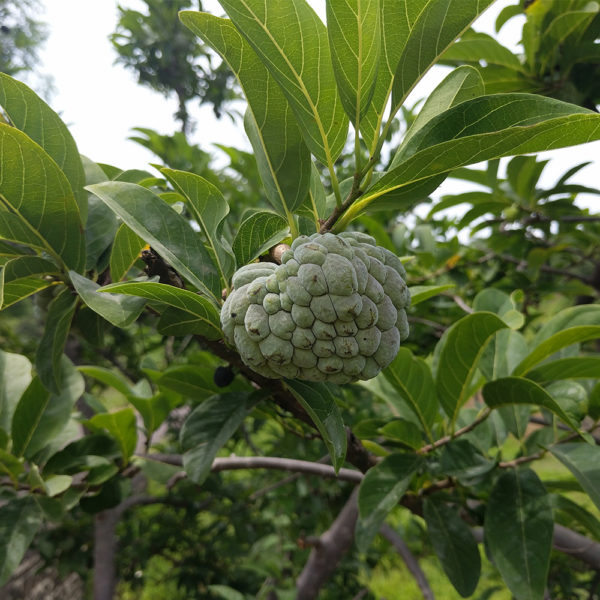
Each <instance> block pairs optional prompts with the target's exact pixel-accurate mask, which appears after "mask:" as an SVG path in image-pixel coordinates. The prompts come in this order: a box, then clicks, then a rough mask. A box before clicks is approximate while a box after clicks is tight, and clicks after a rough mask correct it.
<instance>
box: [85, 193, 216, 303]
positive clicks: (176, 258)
mask: <svg viewBox="0 0 600 600" xmlns="http://www.w3.org/2000/svg"><path fill="white" fill-rule="evenodd" d="M87 189H89V190H90V191H91V192H92V193H93V194H96V195H97V196H98V197H99V198H100V199H101V200H103V201H104V202H105V203H106V204H108V206H109V207H110V208H111V209H112V210H113V211H114V212H115V213H116V214H117V215H118V216H119V217H121V219H123V221H125V223H126V224H127V225H128V226H129V227H130V228H131V229H132V230H133V231H134V232H135V233H136V234H137V235H139V236H140V237H142V238H143V239H144V240H146V242H148V243H149V244H150V245H151V246H152V248H154V250H156V251H157V252H158V253H159V254H160V256H161V257H162V258H163V259H165V260H166V261H168V263H169V264H170V265H171V266H172V267H173V268H174V269H176V270H177V272H178V273H179V274H180V275H181V276H182V277H184V278H186V279H187V280H188V281H190V283H192V284H193V285H195V286H196V287H197V288H198V289H199V290H200V291H201V292H202V293H203V294H205V295H207V296H209V297H210V298H211V300H213V301H214V302H215V304H218V302H219V300H218V299H220V297H221V289H222V288H221V284H220V277H219V273H218V271H217V269H216V267H215V265H214V263H213V261H212V259H211V258H210V255H209V254H208V251H207V250H206V248H205V247H204V244H203V243H202V241H201V239H200V237H199V236H198V234H197V233H196V232H195V231H194V230H193V229H192V227H191V225H190V224H189V223H188V222H187V220H186V219H185V218H184V217H182V216H181V215H178V214H177V213H176V212H175V211H174V210H173V209H172V208H171V207H170V206H169V205H168V204H166V203H165V202H163V201H162V200H161V199H160V198H159V197H158V196H157V195H156V194H153V193H152V192H151V191H150V190H147V189H146V188H143V187H140V186H139V185H136V184H133V183H123V182H116V181H110V182H105V183H97V184H94V185H91V186H88V188H87Z"/></svg>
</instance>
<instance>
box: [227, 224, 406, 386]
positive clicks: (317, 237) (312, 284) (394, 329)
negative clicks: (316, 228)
mask: <svg viewBox="0 0 600 600" xmlns="http://www.w3.org/2000/svg"><path fill="white" fill-rule="evenodd" d="M405 277H406V272H405V270H404V267H403V266H402V264H401V262H400V260H399V259H398V257H397V256H395V255H394V254H392V253H391V252H390V251H389V250H386V249H385V248H380V247H378V246H377V245H376V243H375V240H374V239H373V238H372V237H371V236H369V235H366V234H364V233H358V232H346V233H343V234H340V235H334V234H332V233H326V234H323V235H322V234H314V235H312V236H310V237H308V236H300V237H298V238H297V239H295V240H294V242H293V243H292V248H291V250H287V251H286V252H285V253H284V254H283V256H282V264H281V265H275V264H273V263H254V264H251V265H246V266H244V267H242V268H241V269H238V271H237V272H236V273H235V274H234V276H233V286H234V290H233V291H232V292H231V294H230V295H229V297H228V298H227V300H226V302H225V304H224V305H223V308H222V310H221V324H222V327H223V331H224V333H225V338H226V340H227V342H228V343H230V344H232V345H233V346H235V347H236V348H237V350H238V352H239V353H240V356H241V357H242V360H243V361H244V363H246V364H247V365H248V366H249V367H250V368H251V369H253V370H255V371H256V372H257V373H260V374H261V375H263V376H265V377H270V378H281V377H287V378H297V379H304V380H307V381H329V382H331V383H337V384H340V385H342V384H344V383H349V382H352V381H356V380H358V379H371V378H372V377H375V376H376V375H377V374H378V373H379V371H381V369H385V368H386V367H387V366H388V365H389V364H390V363H391V362H392V360H394V358H395V356H396V354H397V353H398V349H399V347H400V343H401V341H403V340H404V339H406V337H407V336H408V321H407V318H406V308H407V307H408V306H409V304H410V293H409V291H408V287H407V285H406V282H405V280H404V278H405Z"/></svg>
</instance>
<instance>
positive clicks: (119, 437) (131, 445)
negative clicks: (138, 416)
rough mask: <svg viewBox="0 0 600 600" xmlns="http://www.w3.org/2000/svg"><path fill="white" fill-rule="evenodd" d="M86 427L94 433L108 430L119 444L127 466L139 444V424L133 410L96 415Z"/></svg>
mask: <svg viewBox="0 0 600 600" xmlns="http://www.w3.org/2000/svg"><path fill="white" fill-rule="evenodd" d="M86 425H87V426H88V427H90V428H91V429H92V430H93V431H99V430H101V429H104V430H106V431H107V432H108V433H109V434H110V435H111V436H113V437H114V438H115V440H116V441H117V443H118V444H119V448H120V450H121V454H122V455H123V461H124V463H125V464H127V462H128V461H129V458H130V457H131V455H132V454H133V452H134V451H135V446H136V444H137V423H136V420H135V413H134V412H133V410H132V409H131V408H123V409H122V410H118V411H116V412H111V413H101V414H98V415H94V416H93V417H92V418H91V419H89V421H86Z"/></svg>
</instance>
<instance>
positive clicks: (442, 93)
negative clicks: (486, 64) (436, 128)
mask: <svg viewBox="0 0 600 600" xmlns="http://www.w3.org/2000/svg"><path fill="white" fill-rule="evenodd" d="M484 93H485V86H484V85H483V80H482V79H481V75H480V74H479V72H478V71H477V70H476V69H474V68H473V67H469V66H466V65H465V66H462V67H458V68H457V69H454V70H453V71H451V72H450V73H449V74H448V75H447V76H446V77H445V78H444V80H443V81H442V82H441V83H440V84H439V85H438V86H437V87H436V88H435V90H433V92H431V94H429V96H428V97H427V100H425V103H424V104H423V108H421V110H420V111H419V114H418V115H417V118H416V119H415V120H414V121H413V124H412V125H411V127H410V129H409V130H408V131H407V132H406V135H405V136H404V139H403V140H402V144H401V145H400V148H399V149H398V152H401V151H402V148H403V147H405V146H406V145H407V144H408V141H409V140H410V139H411V138H412V137H413V136H414V135H415V133H417V131H419V130H420V129H422V128H423V127H424V126H425V125H426V124H427V123H428V122H429V121H431V119H433V118H434V117H437V115H439V114H441V113H443V112H444V111H445V110H448V109H449V108H451V107H453V106H455V105H456V104H460V103H461V102H465V101H466V100H470V99H471V98H477V97H478V96H483V94H484Z"/></svg>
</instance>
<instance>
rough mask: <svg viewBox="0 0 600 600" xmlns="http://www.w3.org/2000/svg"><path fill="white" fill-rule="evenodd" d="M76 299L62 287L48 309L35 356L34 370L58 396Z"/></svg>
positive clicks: (67, 289) (69, 291)
mask: <svg viewBox="0 0 600 600" xmlns="http://www.w3.org/2000/svg"><path fill="white" fill-rule="evenodd" d="M76 305H77V297H76V296H74V295H73V293H72V292H71V290H70V289H69V288H66V287H64V288H63V289H62V290H61V291H60V292H59V293H58V295H57V296H56V297H55V298H54V300H52V302H51V303H50V306H49V307H48V314H47V316H46V326H45V328H44V333H43V335H42V339H41V340H40V343H39V345H38V348H37V351H36V354H35V368H36V371H37V374H38V376H39V378H40V379H41V381H42V383H43V384H44V386H45V387H46V388H47V389H48V390H50V391H51V392H54V393H55V394H59V393H60V391H61V387H62V379H61V377H62V371H63V369H62V367H61V360H62V356H63V350H64V348H65V342H66V341H67V336H68V335H69V329H70V327H71V321H72V320H73V315H74V314H75V307H76Z"/></svg>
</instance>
